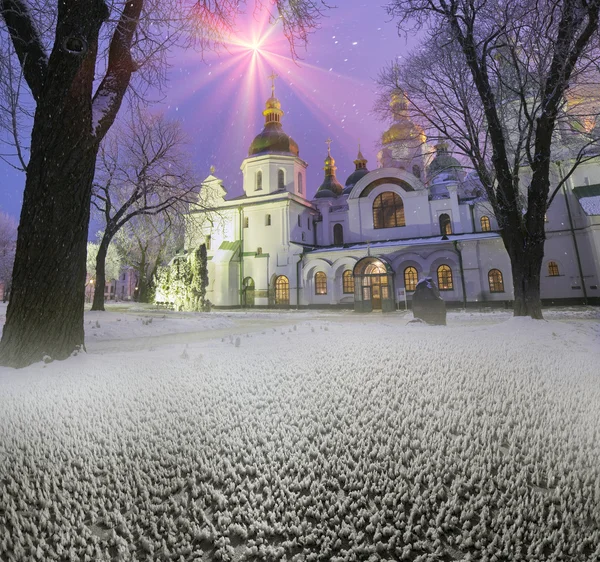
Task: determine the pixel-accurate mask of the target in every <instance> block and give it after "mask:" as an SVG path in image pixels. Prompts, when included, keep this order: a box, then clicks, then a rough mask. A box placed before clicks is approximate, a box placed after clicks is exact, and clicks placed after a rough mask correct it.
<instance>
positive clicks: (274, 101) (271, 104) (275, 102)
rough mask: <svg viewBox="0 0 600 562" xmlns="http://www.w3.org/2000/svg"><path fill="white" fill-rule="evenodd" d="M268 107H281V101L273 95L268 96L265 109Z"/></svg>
mask: <svg viewBox="0 0 600 562" xmlns="http://www.w3.org/2000/svg"><path fill="white" fill-rule="evenodd" d="M269 109H281V102H280V101H279V100H278V99H277V98H275V97H273V98H269V99H268V100H267V103H266V110H269Z"/></svg>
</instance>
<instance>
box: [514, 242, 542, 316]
mask: <svg viewBox="0 0 600 562" xmlns="http://www.w3.org/2000/svg"><path fill="white" fill-rule="evenodd" d="M542 238H543V236H542ZM509 240H510V241H509V243H508V244H507V241H506V240H505V245H506V249H507V250H508V254H509V256H510V258H511V266H512V278H513V287H514V295H515V300H514V307H513V312H514V316H531V318H535V319H537V320H542V319H543V316H542V301H541V297H540V272H541V269H542V261H543V259H544V240H541V241H537V242H536V241H534V240H532V239H531V237H530V236H526V237H525V238H524V239H522V238H521V237H520V236H512V237H509Z"/></svg>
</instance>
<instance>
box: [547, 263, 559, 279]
mask: <svg viewBox="0 0 600 562" xmlns="http://www.w3.org/2000/svg"><path fill="white" fill-rule="evenodd" d="M548 275H549V276H550V277H558V276H559V275H560V271H559V270H558V264H557V263H556V262H555V261H549V262H548Z"/></svg>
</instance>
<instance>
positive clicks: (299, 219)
mask: <svg viewBox="0 0 600 562" xmlns="http://www.w3.org/2000/svg"><path fill="white" fill-rule="evenodd" d="M298 226H302V215H298Z"/></svg>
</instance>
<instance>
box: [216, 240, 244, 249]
mask: <svg viewBox="0 0 600 562" xmlns="http://www.w3.org/2000/svg"><path fill="white" fill-rule="evenodd" d="M239 247H240V241H239V240H236V241H235V242H228V241H227V240H224V241H223V242H221V245H220V246H219V250H230V251H231V252H235V251H236V250H238V249H239Z"/></svg>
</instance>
